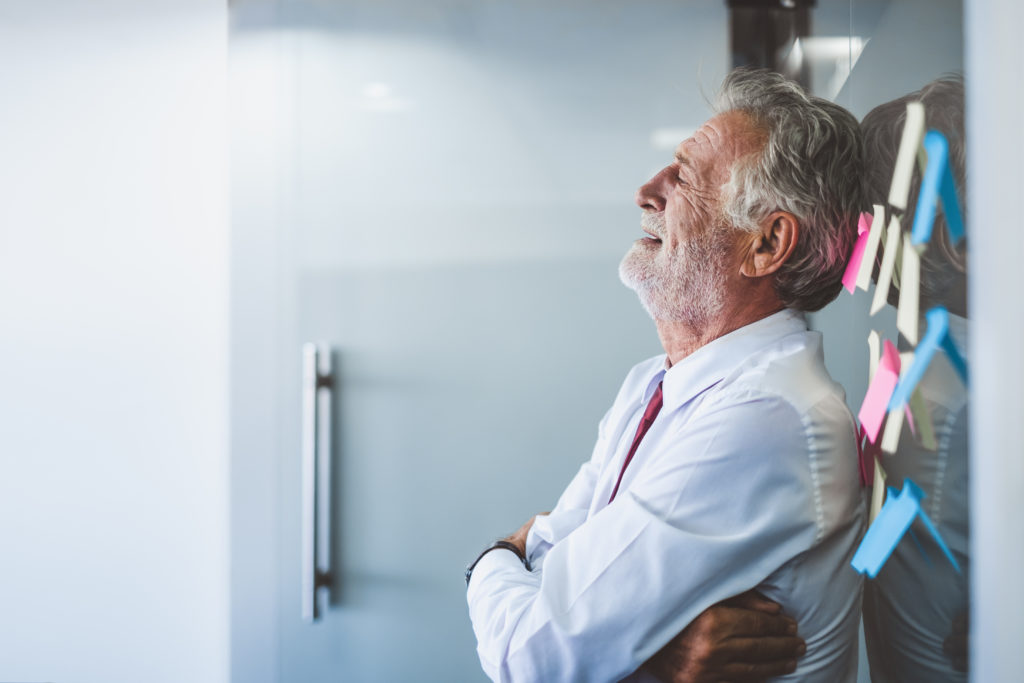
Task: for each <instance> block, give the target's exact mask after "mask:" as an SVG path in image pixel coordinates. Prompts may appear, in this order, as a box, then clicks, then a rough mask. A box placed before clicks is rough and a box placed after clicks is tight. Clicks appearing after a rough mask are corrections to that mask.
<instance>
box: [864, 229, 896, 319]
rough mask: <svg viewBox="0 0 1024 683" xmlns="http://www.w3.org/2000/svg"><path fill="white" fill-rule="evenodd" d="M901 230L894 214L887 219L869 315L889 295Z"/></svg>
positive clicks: (881, 305) (877, 310)
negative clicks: (882, 252)
mask: <svg viewBox="0 0 1024 683" xmlns="http://www.w3.org/2000/svg"><path fill="white" fill-rule="evenodd" d="M901 239H902V230H900V221H899V219H898V218H896V216H893V217H892V220H891V221H889V229H888V231H887V233H886V235H885V253H884V254H883V255H882V266H881V268H879V270H878V286H877V287H876V288H875V297H874V299H872V300H871V315H874V314H876V313H878V312H879V311H880V310H882V307H883V306H885V303H886V301H887V299H888V296H889V285H891V284H892V270H893V266H895V265H896V256H897V252H898V251H899V250H900V244H901V242H900V240H901Z"/></svg>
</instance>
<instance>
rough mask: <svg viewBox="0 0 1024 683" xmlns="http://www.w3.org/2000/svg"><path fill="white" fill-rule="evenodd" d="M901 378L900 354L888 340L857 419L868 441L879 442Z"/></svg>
mask: <svg viewBox="0 0 1024 683" xmlns="http://www.w3.org/2000/svg"><path fill="white" fill-rule="evenodd" d="M899 378H900V354H899V352H898V351H896V347H895V346H893V343H892V342H891V341H889V340H888V339H886V340H885V345H884V347H883V348H882V361H881V362H880V363H879V364H878V371H877V372H875V377H874V379H872V380H871V385H870V386H869V387H868V393H867V395H866V396H865V397H864V403H862V404H861V406H860V412H859V413H857V419H858V420H860V423H861V424H862V425H864V431H865V433H867V435H868V440H869V441H871V443H875V441H877V440H878V431H879V430H880V429H881V428H882V422H883V421H884V420H885V413H886V409H887V408H888V407H889V399H890V398H891V397H892V392H893V391H894V390H895V389H896V383H897V382H898V381H899Z"/></svg>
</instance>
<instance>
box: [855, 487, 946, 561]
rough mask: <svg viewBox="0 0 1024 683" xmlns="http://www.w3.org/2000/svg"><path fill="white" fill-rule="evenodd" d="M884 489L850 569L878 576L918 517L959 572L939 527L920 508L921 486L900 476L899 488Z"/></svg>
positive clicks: (923, 495)
mask: <svg viewBox="0 0 1024 683" xmlns="http://www.w3.org/2000/svg"><path fill="white" fill-rule="evenodd" d="M888 491H889V495H888V496H887V497H886V500H885V505H883V506H882V511H881V512H879V513H878V517H876V518H875V522H874V524H872V525H871V528H870V529H868V532H867V533H866V534H864V539H863V540H862V541H861V542H860V546H859V547H858V548H857V552H856V553H854V555H853V560H851V561H850V564H851V565H852V566H853V568H854V569H856V570H857V571H858V572H860V573H861V574H867V575H868V576H869V577H871V578H872V579H873V578H875V577H876V576H878V572H879V571H881V569H882V567H883V566H884V565H885V562H886V560H888V559H889V556H890V555H892V553H893V551H894V550H895V549H896V546H897V545H899V542H900V540H901V539H902V538H903V536H904V535H905V534H906V533H907V531H908V530H909V529H910V525H911V524H913V523H914V520H915V519H916V518H918V517H920V518H921V521H922V523H924V525H925V527H926V528H927V529H928V532H929V533H931V535H932V537H933V538H934V539H935V542H936V543H937V544H938V545H939V548H941V549H942V552H943V554H944V555H945V556H946V558H947V559H949V561H950V563H951V564H952V565H953V568H954V569H956V571H957V572H959V571H960V565H959V564H957V561H956V558H954V557H953V553H952V552H950V550H949V546H947V545H946V542H945V541H943V540H942V536H940V535H939V530H938V529H936V528H935V525H934V524H933V523H932V520H931V519H929V518H928V515H927V514H926V513H925V511H924V510H923V509H922V508H921V500H922V499H924V497H925V493H924V491H922V490H921V487H919V486H918V485H917V484H915V483H914V482H913V481H912V480H910V479H904V480H903V490H902V491H896V489H894V488H892V487H889V489H888ZM915 541H916V539H915ZM918 547H920V544H919V546H918ZM922 552H923V549H922Z"/></svg>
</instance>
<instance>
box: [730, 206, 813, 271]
mask: <svg viewBox="0 0 1024 683" xmlns="http://www.w3.org/2000/svg"><path fill="white" fill-rule="evenodd" d="M799 237H800V224H799V222H798V221H797V219H796V216H794V215H793V214H791V213H789V212H788V211H775V212H773V213H771V214H769V215H768V217H767V218H765V219H764V220H763V221H762V222H761V230H760V231H759V232H757V233H755V234H754V236H753V240H751V242H750V244H749V246H748V247H747V253H746V254H745V255H744V258H743V263H742V265H741V266H740V273H742V274H743V275H745V276H747V277H764V276H765V275H770V274H772V273H774V272H775V271H777V270H778V269H779V268H781V267H782V264H783V263H785V262H786V261H787V260H788V259H789V257H790V256H791V255H792V254H793V250H794V249H795V248H796V242H797V240H798V239H799Z"/></svg>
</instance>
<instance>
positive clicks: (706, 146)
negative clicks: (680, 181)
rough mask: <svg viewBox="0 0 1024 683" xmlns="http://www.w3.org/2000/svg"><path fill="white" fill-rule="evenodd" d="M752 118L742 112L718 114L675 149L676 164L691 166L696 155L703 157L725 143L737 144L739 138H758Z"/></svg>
mask: <svg viewBox="0 0 1024 683" xmlns="http://www.w3.org/2000/svg"><path fill="white" fill-rule="evenodd" d="M752 123H753V122H752V121H751V120H750V118H749V117H748V116H747V115H746V114H744V113H743V112H740V111H727V112H722V113H721V114H717V115H715V116H713V117H711V118H710V119H708V120H707V121H705V122H704V124H703V125H701V127H700V128H698V129H697V130H696V131H694V133H693V135H691V136H690V137H688V138H686V139H685V140H683V141H682V142H680V143H679V144H678V145H677V146H676V149H675V159H676V163H679V164H683V165H689V164H692V162H693V157H694V155H695V154H697V155H702V153H707V152H708V151H709V150H710V151H713V150H715V149H717V148H718V147H720V146H722V143H723V142H735V141H736V139H737V138H745V137H750V138H757V137H759V131H757V129H756V128H755V127H754V126H753V125H752Z"/></svg>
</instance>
